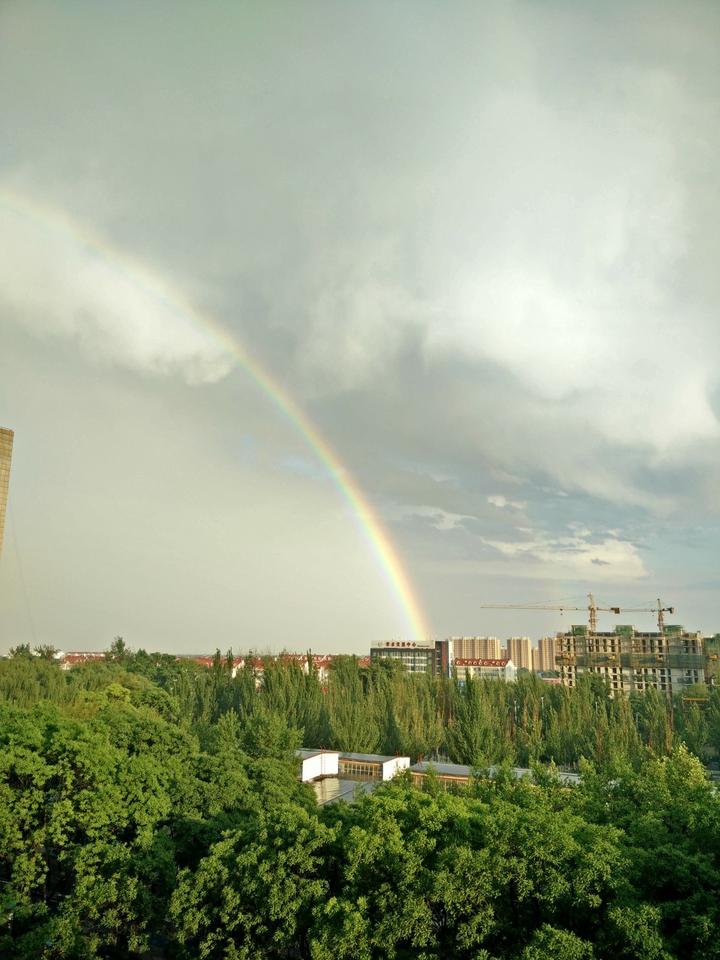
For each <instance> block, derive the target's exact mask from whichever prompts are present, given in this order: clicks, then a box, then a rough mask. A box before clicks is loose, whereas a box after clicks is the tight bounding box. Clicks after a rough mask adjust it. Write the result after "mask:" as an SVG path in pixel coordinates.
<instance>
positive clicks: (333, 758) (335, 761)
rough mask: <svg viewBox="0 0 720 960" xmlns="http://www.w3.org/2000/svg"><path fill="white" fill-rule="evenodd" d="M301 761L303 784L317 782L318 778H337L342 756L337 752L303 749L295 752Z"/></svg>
mask: <svg viewBox="0 0 720 960" xmlns="http://www.w3.org/2000/svg"><path fill="white" fill-rule="evenodd" d="M295 756H296V757H297V758H298V759H299V760H300V779H301V780H302V782H303V783H309V782H310V781H311V780H317V778H318V777H336V776H337V775H338V766H339V763H340V754H339V753H338V752H337V751H335V750H309V749H308V748H307V747H301V748H300V749H299V750H296V751H295Z"/></svg>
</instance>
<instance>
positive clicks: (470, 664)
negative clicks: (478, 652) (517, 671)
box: [455, 658, 510, 667]
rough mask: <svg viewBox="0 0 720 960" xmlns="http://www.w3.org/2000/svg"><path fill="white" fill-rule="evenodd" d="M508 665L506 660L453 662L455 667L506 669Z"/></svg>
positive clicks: (459, 660)
mask: <svg viewBox="0 0 720 960" xmlns="http://www.w3.org/2000/svg"><path fill="white" fill-rule="evenodd" d="M509 663H510V660H509V658H508V659H507V660H477V659H470V660H468V659H458V660H455V666H456V667H506V666H507V665H508V664H509Z"/></svg>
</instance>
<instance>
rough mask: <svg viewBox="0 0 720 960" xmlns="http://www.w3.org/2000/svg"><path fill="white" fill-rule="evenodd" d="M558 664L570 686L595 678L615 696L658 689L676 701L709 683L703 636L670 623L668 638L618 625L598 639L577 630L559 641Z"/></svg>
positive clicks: (583, 629) (580, 628)
mask: <svg viewBox="0 0 720 960" xmlns="http://www.w3.org/2000/svg"><path fill="white" fill-rule="evenodd" d="M555 660H556V663H557V669H558V670H559V671H560V678H561V680H562V683H563V684H564V685H565V686H568V687H574V686H575V685H576V684H577V678H578V677H579V676H581V675H582V674H584V673H594V674H598V675H599V676H601V677H604V678H605V679H606V680H607V681H608V684H609V686H610V690H611V691H612V692H616V691H623V692H625V693H631V692H633V691H636V690H638V691H640V690H648V689H655V690H659V691H660V692H661V693H664V694H666V695H667V696H671V695H672V694H673V693H677V692H678V691H681V690H682V689H683V688H684V687H687V686H689V685H690V684H692V683H700V682H702V681H703V680H704V679H705V667H706V660H705V651H704V646H703V637H702V634H700V633H688V632H687V631H686V630H685V629H684V628H683V627H681V626H677V625H670V624H668V625H667V626H666V627H665V629H664V632H663V633H659V632H657V631H655V632H640V631H638V630H635V628H634V627H631V626H617V627H615V630H614V631H612V632H609V633H594V634H593V633H590V630H589V628H588V627H586V626H584V625H576V626H573V627H571V629H570V630H569V631H568V632H567V633H559V634H557V636H556V637H555Z"/></svg>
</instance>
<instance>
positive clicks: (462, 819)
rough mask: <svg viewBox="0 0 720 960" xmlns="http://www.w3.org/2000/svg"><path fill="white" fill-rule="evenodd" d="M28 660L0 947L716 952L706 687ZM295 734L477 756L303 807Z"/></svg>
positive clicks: (231, 952) (341, 954)
mask: <svg viewBox="0 0 720 960" xmlns="http://www.w3.org/2000/svg"><path fill="white" fill-rule="evenodd" d="M40 654H41V655H40V656H33V655H32V654H31V652H30V651H29V650H27V649H24V648H20V649H18V650H16V651H14V656H13V657H12V658H10V659H7V660H4V661H0V957H3V958H5V957H7V958H8V960H11V958H22V960H30V958H32V960H35V958H46V960H51V958H78V960H85V958H88V960H89V958H96V957H97V958H121V957H122V958H126V957H144V958H148V960H161V958H168V960H169V958H185V960H190V958H192V960H195V958H208V960H215V958H217V960H221V958H223V960H240V958H248V960H249V958H264V957H268V958H288V960H290V958H314V960H331V958H333V960H334V958H351V957H352V958H353V960H366V958H367V960H370V958H375V957H378V958H380V957H382V958H385V957H387V958H408V960H409V958H427V960H429V958H438V960H439V958H447V957H458V958H467V960H471V958H472V960H501V958H514V960H515V958H516V960H544V958H559V960H581V958H582V960H585V958H588V960H589V958H613V960H615V958H618V960H622V958H627V960H630V958H644V960H653V958H657V960H672V958H678V960H680V958H690V960H706V958H708V960H713V958H718V960H720V937H719V936H718V930H720V796H719V794H718V792H717V791H716V789H715V787H714V786H713V784H711V783H710V782H709V780H708V777H707V772H706V769H705V766H704V763H705V762H706V761H707V760H709V759H712V758H713V757H715V756H717V753H718V752H719V751H720V698H719V696H718V692H717V691H716V690H710V691H707V690H702V691H695V693H696V694H697V695H698V698H692V699H691V698H689V697H686V698H680V697H679V698H677V699H676V701H675V702H674V703H672V704H670V703H667V702H666V701H665V699H664V698H662V697H660V696H659V695H657V694H656V693H654V692H652V691H651V692H648V693H645V694H643V695H641V696H638V697H633V698H631V699H627V698H618V699H612V698H611V697H609V696H608V691H607V690H606V688H605V687H604V685H603V683H602V682H601V681H600V680H599V679H598V678H592V679H589V680H587V681H584V682H583V683H581V684H580V686H579V687H578V689H577V690H567V689H564V688H560V687H552V686H548V685H546V684H543V683H542V682H541V681H540V680H538V679H537V678H536V677H534V676H532V675H528V676H526V677H521V678H520V679H519V681H518V682H517V683H515V684H505V683H502V682H500V681H486V682H480V681H478V682H473V683H469V684H467V685H465V686H463V687H460V686H459V685H457V684H456V683H455V682H453V681H448V680H440V679H433V678H430V677H425V676H410V675H408V674H406V673H405V672H404V671H403V670H402V668H399V667H398V666H397V665H396V664H393V663H389V662H378V663H374V664H373V665H372V666H371V667H370V668H361V667H360V666H359V665H358V662H357V660H355V659H354V658H351V657H348V658H339V659H338V660H336V661H335V663H334V666H333V669H332V670H331V673H330V676H329V678H328V680H327V682H326V683H324V684H323V683H320V681H319V679H318V677H317V676H316V675H315V674H314V673H313V672H312V670H310V671H309V672H304V671H303V670H302V669H301V668H300V666H299V665H298V664H297V663H296V662H295V661H291V660H287V661H283V660H282V659H281V660H278V661H271V660H268V661H267V662H266V664H265V670H264V674H263V680H262V683H261V685H260V686H259V687H258V686H257V684H256V678H255V675H254V673H253V671H252V670H251V669H250V668H247V669H241V670H239V671H238V673H237V675H236V676H235V677H233V676H232V668H231V664H232V658H231V657H229V656H227V657H224V656H221V655H219V654H218V655H217V656H216V658H215V663H214V665H213V666H212V667H211V668H210V669H207V668H205V667H200V666H198V665H196V664H194V663H192V662H189V661H178V660H176V659H175V658H174V657H171V656H167V655H155V654H147V653H145V652H143V651H139V652H137V653H130V652H129V651H128V650H126V649H125V648H124V646H123V645H122V644H116V645H114V647H113V650H112V652H111V653H110V654H109V655H108V658H107V660H106V662H100V663H89V664H85V665H82V666H78V667H76V668H74V669H73V670H71V671H67V672H66V671H63V670H61V669H60V666H59V665H58V663H57V662H55V661H54V660H53V658H52V651H51V650H49V649H46V650H44V651H40ZM300 743H304V744H305V745H308V746H321V745H324V746H327V747H336V748H340V749H345V750H349V749H352V750H357V751H380V752H384V753H391V754H392V753H404V754H409V755H410V756H411V757H413V759H415V758H417V757H420V756H424V757H426V758H431V757H438V756H440V757H448V758H449V759H451V760H454V761H456V762H460V763H467V764H470V765H472V766H474V767H476V768H477V769H478V773H479V775H478V777H477V778H476V779H475V780H474V781H473V783H472V785H471V786H470V787H469V788H468V789H467V790H466V791H464V792H462V793H459V794H457V795H451V794H447V793H445V792H444V791H442V790H441V789H439V787H438V785H437V783H436V781H434V779H433V778H432V777H430V778H429V780H428V783H427V788H426V789H425V790H423V791H421V790H419V789H416V788H414V787H413V786H412V785H411V784H410V782H409V780H408V779H407V778H406V777H405V776H401V777H399V778H396V780H395V781H393V782H391V783H389V784H385V785H383V786H381V787H379V788H378V789H377V790H376V791H375V792H374V793H373V794H371V795H369V796H364V797H362V798H358V799H357V800H356V802H354V803H352V804H344V803H340V804H337V805H334V806H327V807H318V806H317V804H316V801H315V797H314V793H313V791H312V789H311V788H310V787H308V786H306V785H303V784H301V783H299V782H298V779H297V766H296V761H295V758H294V751H295V749H296V748H297V746H298V745H299V744H300ZM489 764H495V765H499V767H500V772H499V773H498V774H497V775H496V776H495V778H494V779H492V780H490V779H488V778H486V777H483V776H482V768H483V767H485V766H487V765H489ZM510 764H518V765H522V766H530V767H532V768H533V775H532V777H530V778H527V779H524V780H522V781H515V780H514V779H513V778H512V777H511V776H510V774H509V766H510ZM553 764H557V765H558V766H564V767H578V768H579V769H580V770H581V772H582V781H581V784H580V785H579V786H577V787H573V788H567V787H565V786H563V785H562V784H561V783H559V782H558V780H557V778H556V777H555V776H554V772H553V766H552V765H553ZM548 765H549V766H548Z"/></svg>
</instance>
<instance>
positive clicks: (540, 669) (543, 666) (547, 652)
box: [533, 637, 557, 673]
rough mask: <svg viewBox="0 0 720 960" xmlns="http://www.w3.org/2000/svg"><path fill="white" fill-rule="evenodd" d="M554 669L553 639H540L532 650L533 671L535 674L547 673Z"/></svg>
mask: <svg viewBox="0 0 720 960" xmlns="http://www.w3.org/2000/svg"><path fill="white" fill-rule="evenodd" d="M556 669H557V667H556V666H555V637H540V639H539V640H538V645H537V647H536V648H533V670H535V671H536V672H537V673H549V672H550V671H551V670H556Z"/></svg>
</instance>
